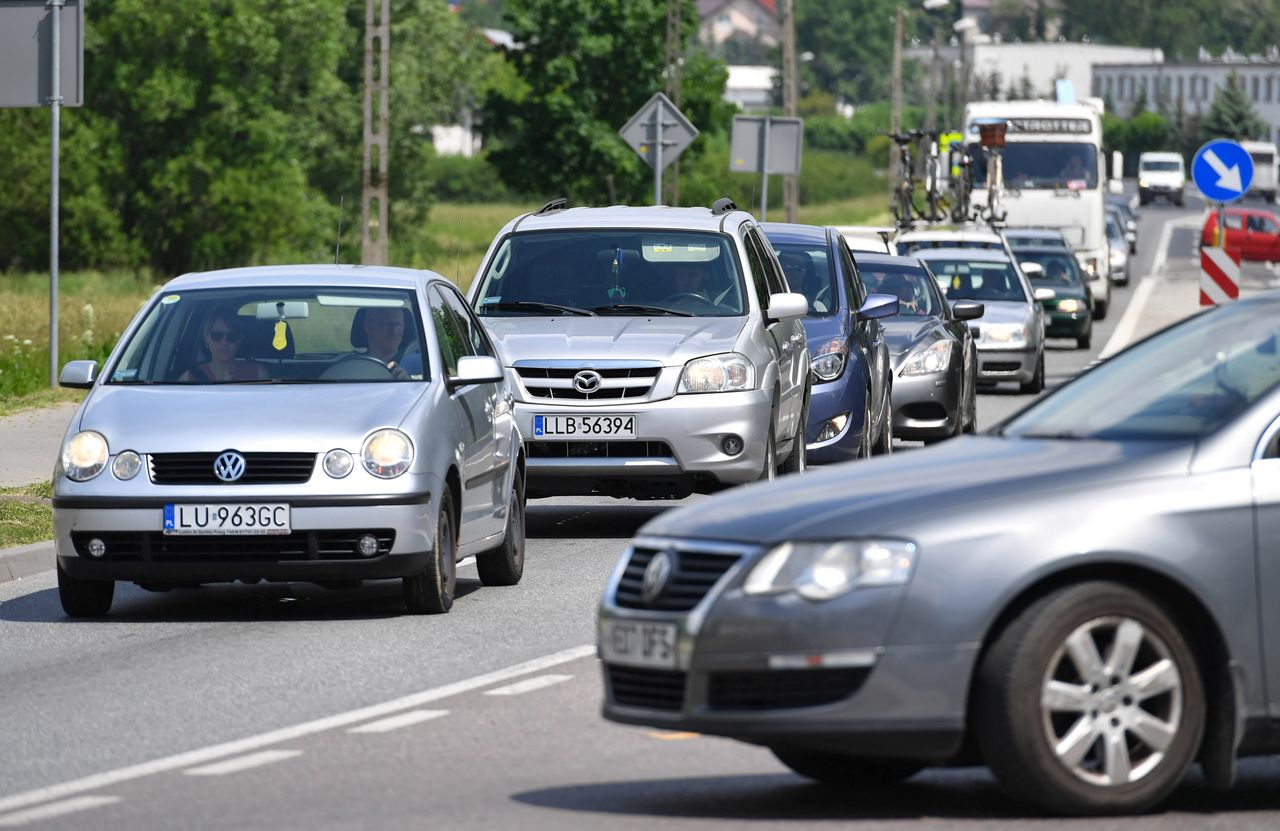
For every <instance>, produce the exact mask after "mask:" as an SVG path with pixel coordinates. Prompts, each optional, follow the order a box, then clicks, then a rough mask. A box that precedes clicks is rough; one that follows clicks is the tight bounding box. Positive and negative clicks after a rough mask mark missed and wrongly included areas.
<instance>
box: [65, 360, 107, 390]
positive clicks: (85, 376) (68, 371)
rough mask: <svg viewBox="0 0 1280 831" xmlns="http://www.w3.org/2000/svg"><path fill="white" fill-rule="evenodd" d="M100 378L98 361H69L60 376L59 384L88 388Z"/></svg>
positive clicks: (70, 387)
mask: <svg viewBox="0 0 1280 831" xmlns="http://www.w3.org/2000/svg"><path fill="white" fill-rule="evenodd" d="M96 380H98V362H97V361H67V365H66V366H64V367H63V368H62V373H61V374H60V375H59V376H58V386H60V387H67V388H69V389H74V390H87V389H89V387H92V386H93V382H94V381H96Z"/></svg>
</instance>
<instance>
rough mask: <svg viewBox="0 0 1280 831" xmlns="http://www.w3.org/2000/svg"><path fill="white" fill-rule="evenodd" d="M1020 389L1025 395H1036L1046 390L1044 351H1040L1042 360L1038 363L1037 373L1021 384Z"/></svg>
mask: <svg viewBox="0 0 1280 831" xmlns="http://www.w3.org/2000/svg"><path fill="white" fill-rule="evenodd" d="M1018 390H1019V392H1021V393H1022V394H1024V395H1036V394H1038V393H1041V392H1044V353H1043V352H1041V353H1040V360H1039V361H1038V362H1037V363H1036V373H1035V375H1032V376H1031V380H1030V381H1028V382H1026V383H1025V384H1019V385H1018Z"/></svg>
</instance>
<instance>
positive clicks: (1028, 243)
mask: <svg viewBox="0 0 1280 831" xmlns="http://www.w3.org/2000/svg"><path fill="white" fill-rule="evenodd" d="M1007 239H1008V240H1009V247H1010V248H1013V249H1018V248H1037V247H1041V246H1046V245H1048V246H1053V247H1054V248H1067V241H1066V240H1065V239H1063V237H1062V235H1061V234H1045V235H1044V236H1014V235H1012V234H1010V235H1009V236H1008V237H1007Z"/></svg>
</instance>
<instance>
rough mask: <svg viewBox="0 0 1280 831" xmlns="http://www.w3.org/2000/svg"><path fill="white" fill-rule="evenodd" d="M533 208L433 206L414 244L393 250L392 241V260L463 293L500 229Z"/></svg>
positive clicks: (526, 206)
mask: <svg viewBox="0 0 1280 831" xmlns="http://www.w3.org/2000/svg"><path fill="white" fill-rule="evenodd" d="M537 208H538V205H535V204H497V203H495V204H481V205H469V204H439V205H433V206H432V207H431V214H430V216H429V217H428V220H427V225H426V227H425V228H424V229H423V231H422V233H420V234H415V235H414V237H415V239H416V241H415V242H413V243H409V244H405V245H403V246H397V245H396V244H395V242H394V238H393V241H392V248H393V249H394V250H393V259H395V260H396V263H397V264H398V265H407V266H410V267H412V268H426V269H430V270H431V271H435V272H437V273H439V274H442V275H444V276H445V277H448V278H449V279H450V280H453V281H454V282H455V283H457V284H458V285H459V286H461V287H462V288H463V289H464V290H465V289H466V288H467V287H468V286H470V285H471V280H472V279H473V278H474V277H475V274H476V270H477V269H479V268H480V261H481V260H482V259H484V254H485V252H486V251H488V250H489V244H490V243H491V242H493V238H494V237H495V236H497V234H498V231H499V230H501V229H502V226H503V225H506V224H507V223H508V222H510V221H511V220H512V219H515V218H516V217H517V216H519V215H520V214H522V213H527V212H529V211H532V210H536V209H537Z"/></svg>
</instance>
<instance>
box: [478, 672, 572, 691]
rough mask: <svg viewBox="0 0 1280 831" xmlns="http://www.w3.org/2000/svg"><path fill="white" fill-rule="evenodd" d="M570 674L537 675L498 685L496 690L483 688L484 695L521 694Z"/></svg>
mask: <svg viewBox="0 0 1280 831" xmlns="http://www.w3.org/2000/svg"><path fill="white" fill-rule="evenodd" d="M572 677H573V676H572V675H539V676H538V677H537V678H529V679H527V680H524V681H517V682H516V683H514V684H511V685H509V686H506V687H498V688H497V689H496V690H485V693H484V694H485V695H523V694H524V693H527V692H533V691H534V690H541V689H544V688H546V687H550V686H553V685H555V684H560V683H562V682H564V681H568V680H569V679H570V678H572Z"/></svg>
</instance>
